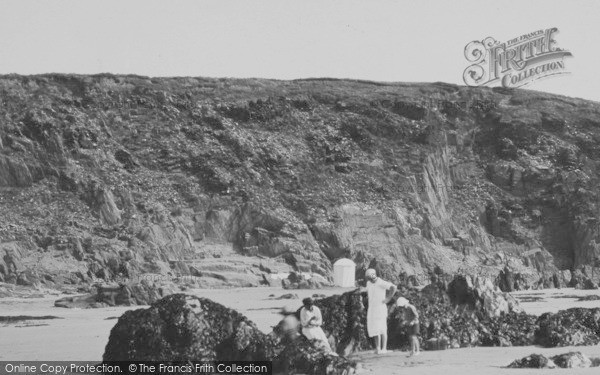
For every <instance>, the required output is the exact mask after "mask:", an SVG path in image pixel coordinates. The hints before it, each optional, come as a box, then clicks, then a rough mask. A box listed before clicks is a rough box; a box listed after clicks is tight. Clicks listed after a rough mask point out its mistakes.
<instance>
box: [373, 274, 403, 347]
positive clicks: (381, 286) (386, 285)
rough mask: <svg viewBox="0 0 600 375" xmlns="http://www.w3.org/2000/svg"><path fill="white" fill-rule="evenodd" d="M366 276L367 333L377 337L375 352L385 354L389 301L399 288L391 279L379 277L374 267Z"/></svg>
mask: <svg viewBox="0 0 600 375" xmlns="http://www.w3.org/2000/svg"><path fill="white" fill-rule="evenodd" d="M365 277H366V279H367V295H368V299H369V307H368V309H367V333H368V335H369V337H375V352H376V353H377V354H384V353H387V315H388V308H387V303H388V302H390V300H391V298H392V297H393V296H394V293H396V289H397V288H396V286H395V285H394V284H392V283H390V282H389V281H385V280H383V279H381V278H378V277H377V273H376V272H375V270H374V269H372V268H370V269H368V270H367V272H366V273H365Z"/></svg>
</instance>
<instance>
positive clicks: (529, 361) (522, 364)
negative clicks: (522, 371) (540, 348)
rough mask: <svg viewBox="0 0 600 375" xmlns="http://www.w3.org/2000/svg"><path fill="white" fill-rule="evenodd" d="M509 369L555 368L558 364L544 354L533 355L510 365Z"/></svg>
mask: <svg viewBox="0 0 600 375" xmlns="http://www.w3.org/2000/svg"><path fill="white" fill-rule="evenodd" d="M508 367H509V368H555V367H556V364H555V363H554V362H553V361H552V360H551V359H550V358H548V357H546V356H544V355H542V354H532V355H529V356H527V357H523V358H521V359H517V360H516V361H514V362H512V363H511V364H510V365H508Z"/></svg>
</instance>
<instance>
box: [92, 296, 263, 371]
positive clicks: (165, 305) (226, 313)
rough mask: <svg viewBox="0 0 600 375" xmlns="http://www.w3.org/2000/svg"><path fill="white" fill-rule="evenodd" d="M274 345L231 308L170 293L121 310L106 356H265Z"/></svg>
mask: <svg viewBox="0 0 600 375" xmlns="http://www.w3.org/2000/svg"><path fill="white" fill-rule="evenodd" d="M273 349H274V346H273V344H272V343H271V342H270V340H269V338H268V337H267V336H266V335H265V334H263V333H262V332H260V330H259V329H258V328H257V327H256V325H255V324H254V323H253V322H251V321H250V320H248V319H247V318H246V317H244V316H243V315H241V314H240V313H238V312H237V311H235V310H232V309H229V308H226V307H224V306H222V305H220V304H218V303H215V302H212V301H211V300H208V299H205V298H197V297H193V296H189V295H184V294H173V295H170V296H167V297H165V298H163V299H161V300H159V301H158V302H155V303H153V304H152V306H151V307H150V308H148V309H140V310H133V311H127V312H125V313H124V314H123V315H122V316H121V317H120V318H119V321H118V322H117V324H116V325H115V326H114V327H113V329H112V330H111V332H110V337H109V339H108V343H107V344H106V349H105V352H104V356H103V360H104V361H126V360H132V359H135V360H140V361H187V360H194V361H212V360H256V361H259V360H268V359H269V358H272V357H273Z"/></svg>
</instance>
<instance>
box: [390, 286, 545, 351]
mask: <svg viewBox="0 0 600 375" xmlns="http://www.w3.org/2000/svg"><path fill="white" fill-rule="evenodd" d="M456 280H458V281H457V282H455V283H454V284H452V283H450V284H452V285H450V284H449V285H448V292H446V291H445V290H444V289H443V288H442V285H439V284H430V285H428V286H426V287H425V288H423V289H422V290H421V291H420V292H419V291H403V292H402V293H401V294H402V296H403V297H405V298H407V299H408V300H409V301H410V302H411V303H412V304H413V305H414V306H415V307H416V308H417V310H418V312H419V320H420V323H421V324H420V327H421V332H420V333H421V334H420V339H421V340H422V345H423V347H424V348H428V347H431V348H432V349H434V348H438V347H439V345H438V343H442V344H443V345H442V346H447V347H450V348H452V347H468V346H512V345H532V344H533V342H534V332H535V329H536V319H537V317H535V316H533V315H527V314H525V313H523V312H516V311H520V309H519V308H518V305H517V303H516V301H511V300H510V299H505V301H507V306H508V307H509V311H508V312H505V313H502V314H498V316H493V315H494V314H489V313H487V312H486V308H485V305H486V304H485V298H484V300H483V301H484V302H482V301H481V300H480V299H479V292H480V291H481V290H485V289H484V288H482V287H477V285H478V284H472V283H471V282H470V281H469V279H468V278H464V277H458V278H455V279H454V281H456ZM476 282H479V281H476ZM492 288H493V287H492ZM488 290H490V289H488ZM493 290H494V291H495V288H494V289H493ZM495 292H497V291H495ZM497 293H499V294H498V295H499V296H501V297H503V298H504V296H503V294H502V293H500V292H497ZM484 295H485V294H484ZM453 302H454V303H453ZM458 302H462V304H458ZM509 302H510V303H509ZM513 303H514V304H515V305H514V307H511V306H513V305H512V304H513ZM407 323H408V322H407V321H406V320H405V318H404V316H403V313H402V311H401V309H393V310H392V312H391V313H390V315H389V317H388V331H389V346H390V347H391V348H407V347H408V335H407ZM435 350H438V349H435Z"/></svg>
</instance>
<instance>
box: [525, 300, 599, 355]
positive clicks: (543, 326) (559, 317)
mask: <svg viewBox="0 0 600 375" xmlns="http://www.w3.org/2000/svg"><path fill="white" fill-rule="evenodd" d="M536 325H537V329H536V331H535V343H536V344H538V345H542V346H545V347H555V346H576V345H596V344H598V343H600V308H594V309H585V308H572V309H568V310H561V311H559V312H557V313H556V314H552V313H545V314H542V315H541V316H540V317H539V318H538V320H537V322H536Z"/></svg>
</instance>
